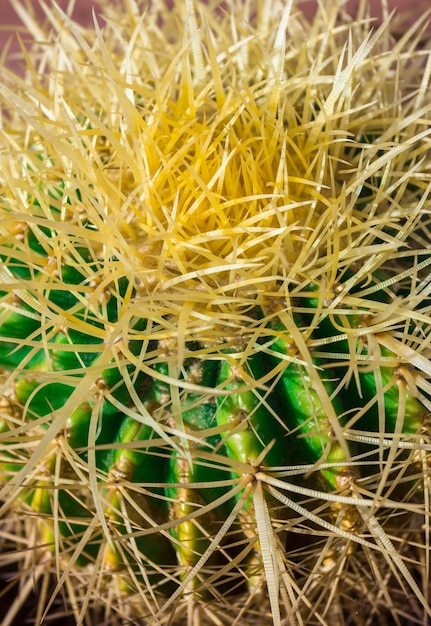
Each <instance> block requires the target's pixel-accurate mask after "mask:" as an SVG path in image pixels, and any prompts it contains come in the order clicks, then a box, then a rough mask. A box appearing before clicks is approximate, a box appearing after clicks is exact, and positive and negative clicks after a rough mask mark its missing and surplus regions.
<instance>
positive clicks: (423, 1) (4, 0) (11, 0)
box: [0, 0, 431, 67]
mask: <svg viewBox="0 0 431 626" xmlns="http://www.w3.org/2000/svg"><path fill="white" fill-rule="evenodd" d="M57 1H58V4H59V5H60V6H61V7H62V8H66V6H67V5H68V3H69V0H57ZM118 1H119V0H118ZM166 1H167V2H169V0H166ZM227 1H228V0H227ZM326 1H328V2H335V1H337V0H326ZM382 1H384V0H369V5H370V7H371V9H372V12H373V13H374V14H375V15H376V16H379V15H381V3H382ZM17 2H19V0H0V4H1V17H0V53H1V50H3V49H4V44H5V42H6V41H8V40H10V49H9V52H8V55H7V58H8V64H9V65H11V66H13V67H15V63H14V60H13V55H12V53H14V52H16V51H17V50H18V49H19V47H18V44H17V40H16V37H15V36H14V33H15V32H17V31H18V32H21V33H23V29H22V26H21V28H20V26H19V24H20V20H19V18H18V16H17V14H16V12H15V11H14V9H13V8H12V7H13V5H14V4H15V3H17ZM200 2H204V0H197V3H200ZM324 3H325V0H324ZM358 3H359V0H348V4H347V6H348V8H349V10H350V12H351V13H352V14H354V13H355V12H356V7H357V5H358ZM387 3H388V7H389V10H391V9H392V8H395V7H396V8H397V9H398V11H400V10H402V11H407V12H408V14H409V15H410V17H412V16H413V15H416V16H418V15H420V14H421V13H423V12H424V11H425V10H426V9H427V8H430V6H431V3H430V1H429V0H416V1H415V0H413V1H412V0H387ZM31 4H32V5H33V6H34V7H35V10H36V11H37V14H38V15H40V16H41V19H43V12H42V10H41V9H40V8H39V2H38V0H31ZM48 4H49V0H48ZM93 6H96V7H97V0H95V1H93V0H76V3H75V10H74V13H73V17H74V18H75V19H76V20H78V21H79V22H81V23H82V24H91V23H92V8H93ZM302 6H303V8H304V11H305V12H306V13H307V14H308V15H310V14H312V13H313V11H314V9H315V6H316V0H303V5H302ZM25 38H28V36H27V37H25Z"/></svg>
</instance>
